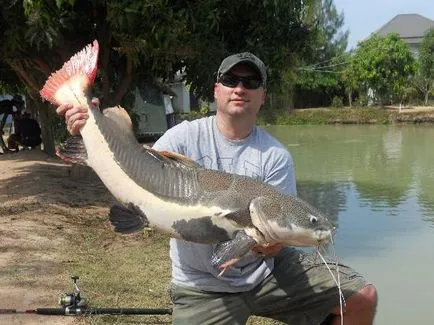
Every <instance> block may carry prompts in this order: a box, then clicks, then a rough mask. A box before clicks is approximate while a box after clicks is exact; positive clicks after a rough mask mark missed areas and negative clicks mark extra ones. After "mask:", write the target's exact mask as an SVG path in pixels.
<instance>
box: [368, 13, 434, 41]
mask: <svg viewBox="0 0 434 325" xmlns="http://www.w3.org/2000/svg"><path fill="white" fill-rule="evenodd" d="M431 27H434V20H431V19H429V18H426V17H424V16H422V15H419V14H400V15H397V16H395V17H393V18H392V19H391V20H390V21H389V22H388V23H386V24H385V25H383V26H382V27H381V28H380V29H378V30H377V31H376V32H375V34H377V35H379V36H386V35H387V34H389V33H398V34H399V35H400V36H401V38H402V39H403V40H404V41H405V42H407V43H409V44H411V43H420V42H421V41H422V39H423V36H424V34H425V32H426V31H427V30H428V29H430V28H431Z"/></svg>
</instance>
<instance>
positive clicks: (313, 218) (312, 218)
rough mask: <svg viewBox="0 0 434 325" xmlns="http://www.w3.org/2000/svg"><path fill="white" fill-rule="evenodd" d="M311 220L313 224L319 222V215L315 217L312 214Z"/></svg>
mask: <svg viewBox="0 0 434 325" xmlns="http://www.w3.org/2000/svg"><path fill="white" fill-rule="evenodd" d="M309 221H310V223H312V224H315V223H317V221H318V218H317V217H315V216H310V219H309Z"/></svg>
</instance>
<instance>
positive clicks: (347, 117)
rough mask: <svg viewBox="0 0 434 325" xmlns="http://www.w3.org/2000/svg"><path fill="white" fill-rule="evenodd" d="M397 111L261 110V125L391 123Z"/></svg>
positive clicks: (376, 109)
mask: <svg viewBox="0 0 434 325" xmlns="http://www.w3.org/2000/svg"><path fill="white" fill-rule="evenodd" d="M397 116H398V114H397V112H396V111H388V110H385V109H382V108H365V109H357V108H340V109H321V108H317V109H302V110H298V109H296V110H292V111H291V112H282V111H277V110H275V111H271V112H260V115H259V119H258V124H260V125H269V124H274V125H304V124H312V125H315V124H389V123H392V122H393V121H395V120H396V119H397Z"/></svg>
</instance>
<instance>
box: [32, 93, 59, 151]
mask: <svg viewBox="0 0 434 325" xmlns="http://www.w3.org/2000/svg"><path fill="white" fill-rule="evenodd" d="M32 105H35V106H36V107H37V108H38V112H39V119H40V122H41V136H42V143H43V144H44V146H43V151H44V152H45V153H47V154H49V155H52V156H54V154H55V152H56V151H55V145H54V133H53V120H54V114H55V113H54V108H53V107H50V104H49V103H48V102H45V103H42V102H41V101H39V100H32Z"/></svg>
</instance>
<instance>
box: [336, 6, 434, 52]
mask: <svg viewBox="0 0 434 325" xmlns="http://www.w3.org/2000/svg"><path fill="white" fill-rule="evenodd" d="M334 3H335V6H336V9H337V10H338V11H339V12H343V13H344V16H345V27H344V28H345V29H348V30H349V31H350V35H349V37H348V50H350V49H351V48H355V47H356V46H357V42H359V41H362V40H364V39H366V38H367V37H368V36H369V35H370V34H371V33H373V32H375V31H376V30H378V29H379V28H381V27H382V26H383V25H384V24H386V23H387V22H389V21H390V20H391V19H392V18H393V17H395V16H396V15H399V14H420V15H422V16H424V17H426V18H429V19H432V20H434V0H363V1H360V0H334Z"/></svg>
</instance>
